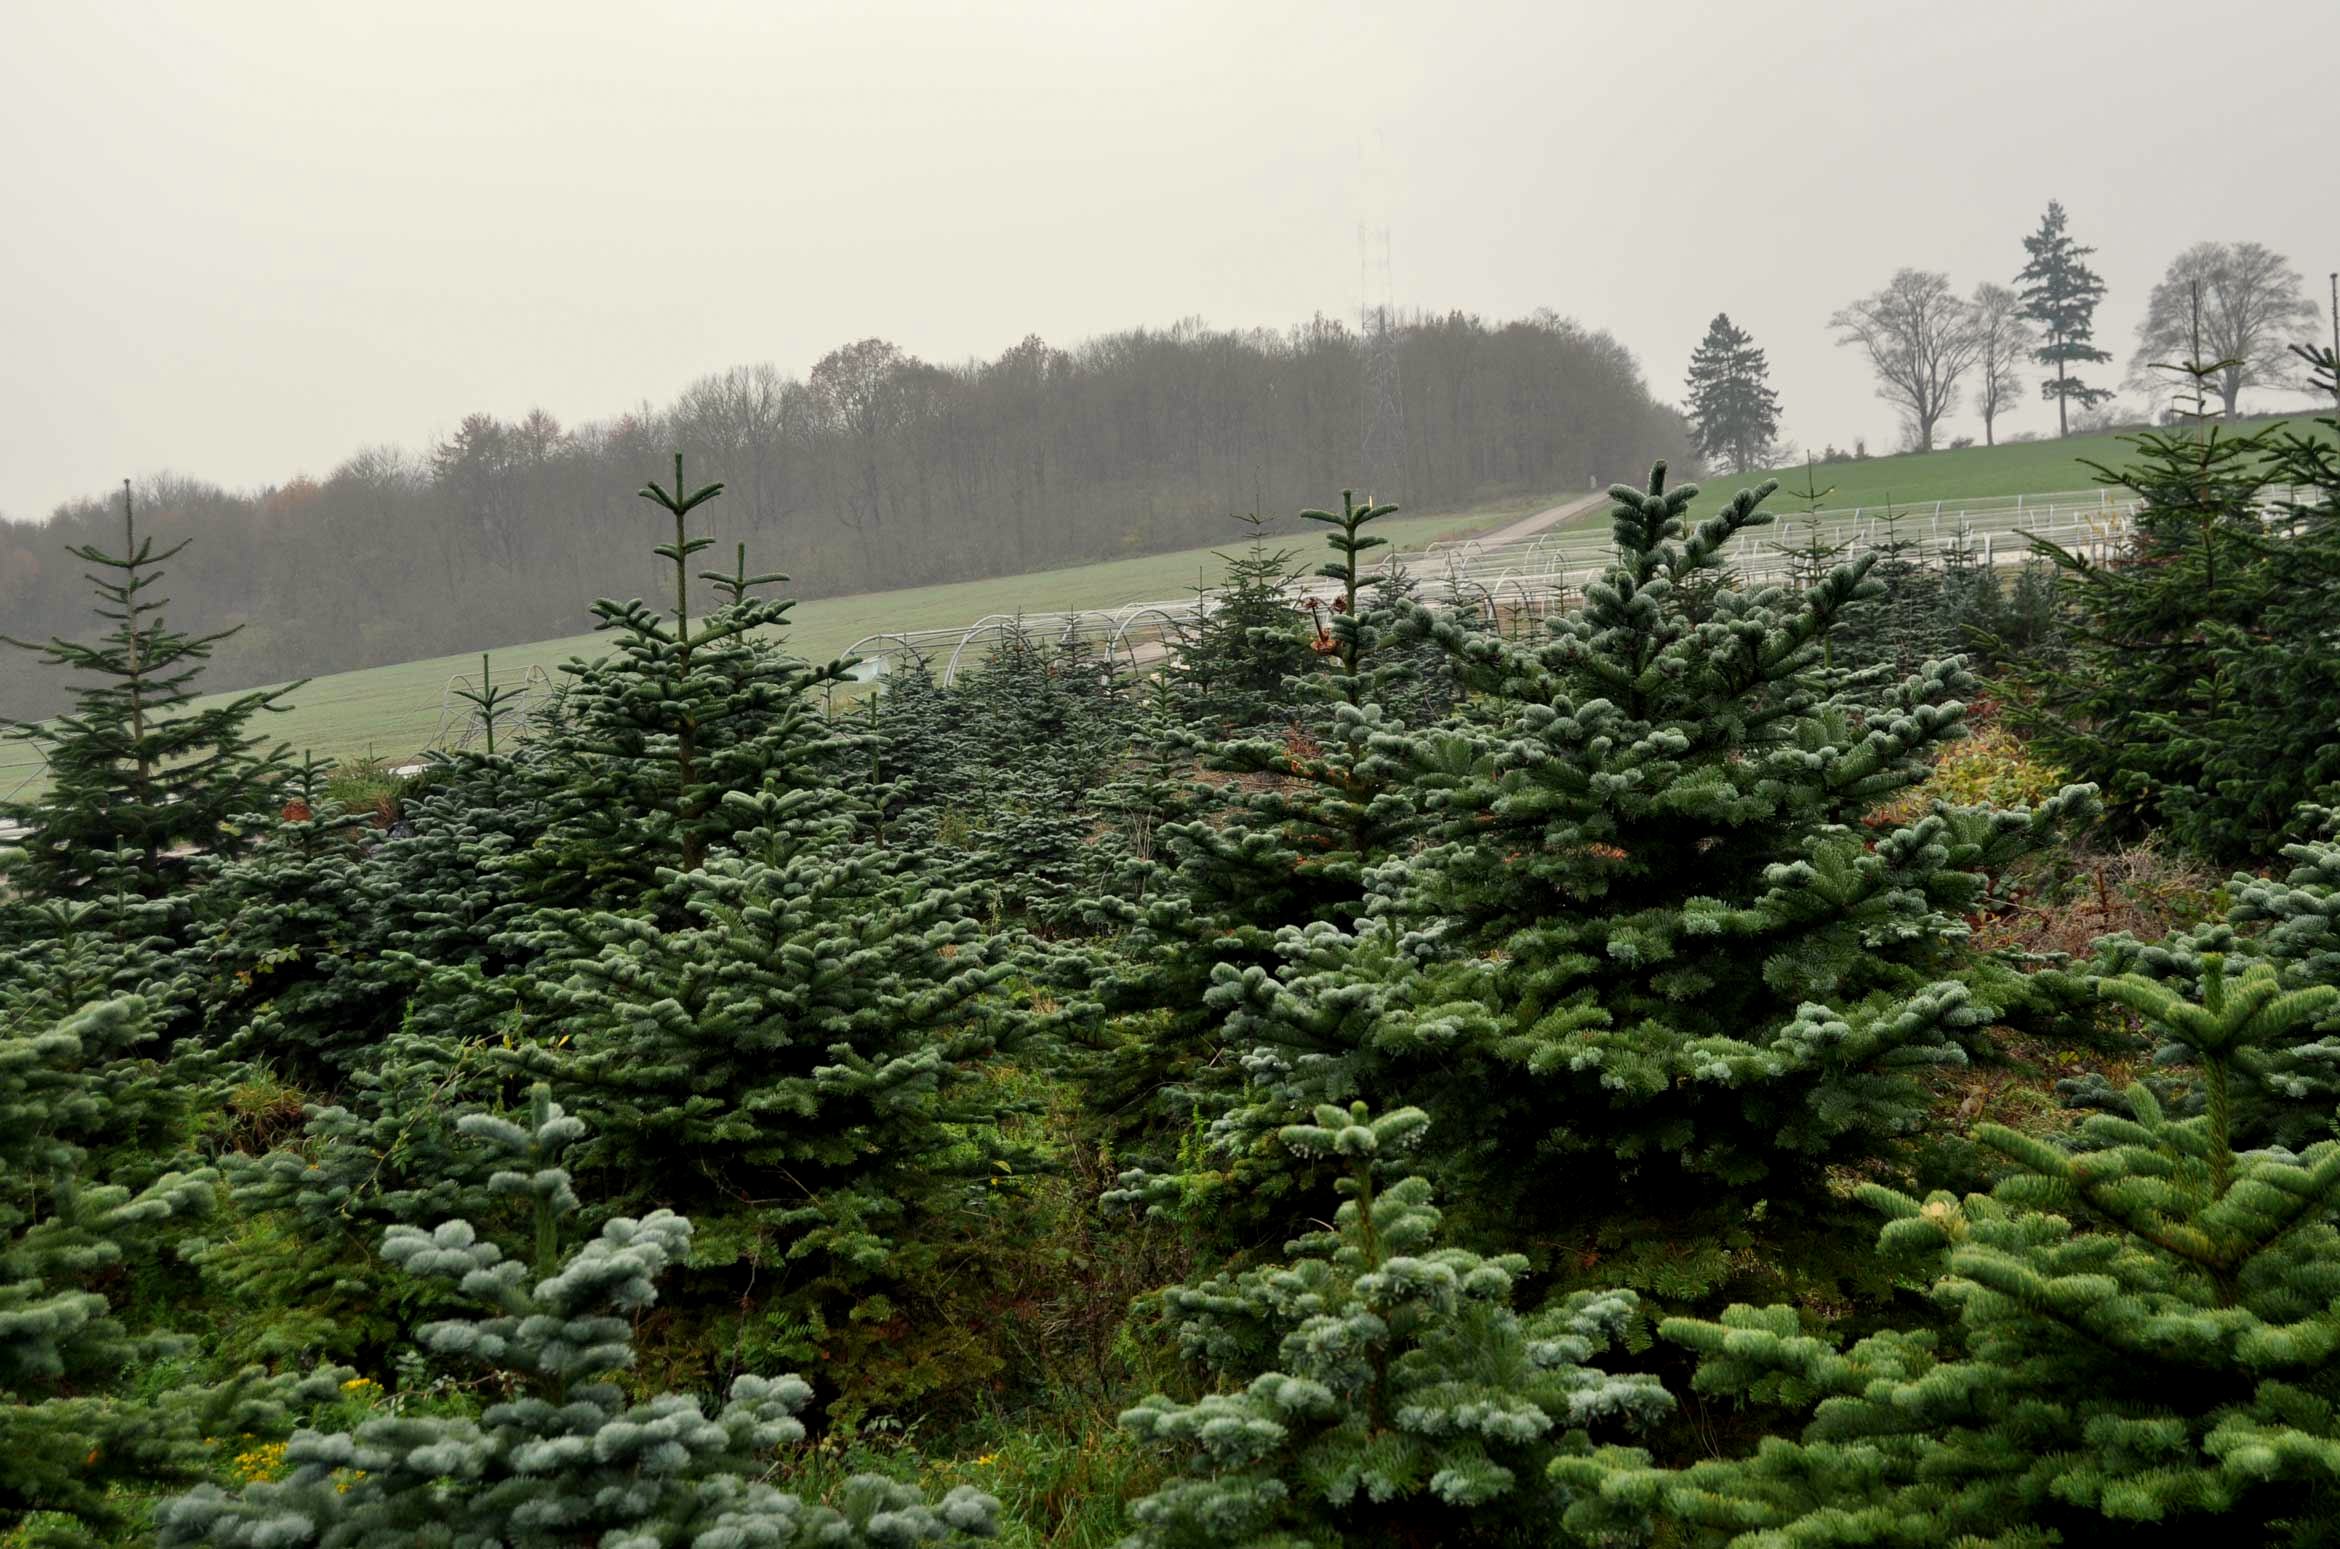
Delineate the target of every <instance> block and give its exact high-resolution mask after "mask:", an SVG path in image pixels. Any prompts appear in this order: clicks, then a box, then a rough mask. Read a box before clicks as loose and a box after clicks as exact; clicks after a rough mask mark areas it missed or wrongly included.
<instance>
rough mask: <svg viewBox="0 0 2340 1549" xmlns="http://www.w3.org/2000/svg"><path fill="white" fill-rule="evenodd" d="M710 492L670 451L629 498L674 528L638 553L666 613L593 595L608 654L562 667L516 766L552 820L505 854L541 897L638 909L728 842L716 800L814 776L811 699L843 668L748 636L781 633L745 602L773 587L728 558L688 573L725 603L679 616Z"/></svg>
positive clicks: (783, 615) (771, 607)
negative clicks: (531, 752) (657, 478)
mask: <svg viewBox="0 0 2340 1549" xmlns="http://www.w3.org/2000/svg"><path fill="white" fill-rule="evenodd" d="M722 492H723V486H722V485H721V484H708V485H704V486H702V487H700V488H698V489H692V488H690V487H689V485H688V484H687V482H686V481H685V480H684V478H683V461H682V454H680V453H679V452H678V453H676V454H675V464H674V487H673V488H672V489H666V488H662V487H661V486H660V485H658V484H656V483H655V482H653V483H651V484H649V485H647V486H645V487H644V488H643V489H642V490H641V492H640V493H641V496H642V498H643V499H645V500H647V501H650V502H651V503H652V504H654V505H656V506H657V507H658V508H659V509H660V510H661V511H664V512H666V513H667V514H668V515H669V516H670V517H671V518H672V519H673V522H674V536H673V538H672V539H671V540H670V541H668V542H666V543H662V544H659V545H658V546H657V547H656V548H655V549H653V550H652V552H653V553H654V554H656V555H657V556H658V557H659V558H660V559H663V560H665V561H666V562H667V564H668V566H669V567H670V568H671V569H672V571H673V575H674V605H673V608H672V610H671V612H669V613H665V614H661V613H660V612H658V611H657V610H655V609H653V608H651V607H649V606H648V605H646V604H645V603H643V602H642V601H641V600H640V599H638V598H637V599H634V600H632V601H628V602H622V603H621V602H613V601H610V600H608V599H606V598H604V599H603V600H601V601H599V602H596V603H595V604H594V605H593V613H594V617H595V618H596V620H597V621H598V622H597V623H596V625H595V627H596V628H597V629H604V630H609V631H612V632H613V633H614V634H615V635H616V637H617V652H616V654H615V656H613V657H604V658H601V659H598V660H595V661H591V662H586V661H572V662H570V663H568V664H567V665H566V666H565V667H564V668H563V671H564V672H566V673H567V674H568V675H569V678H570V681H569V683H568V684H567V685H566V686H565V689H564V691H563V693H562V695H561V696H560V706H559V711H558V714H557V716H556V717H555V718H554V720H553V721H552V723H551V725H550V726H548V727H547V729H546V732H545V734H544V735H542V736H540V737H539V738H538V741H539V743H540V744H542V746H541V748H540V749H539V753H538V758H537V760H536V761H535V762H534V763H533V764H532V765H530V766H529V767H531V768H532V769H534V770H536V771H537V772H538V773H539V777H540V778H542V779H546V780H549V782H550V790H549V793H548V794H549V797H550V799H552V800H553V801H554V802H555V803H556V811H557V815H556V816H555V818H554V820H553V822H552V826H551V829H550V831H549V832H548V833H547V834H545V835H544V836H543V837H542V838H540V839H538V840H537V841H536V843H535V844H534V845H532V846H531V848H530V851H529V852H528V854H527V855H526V856H525V857H524V858H521V859H519V860H517V861H516V864H521V865H523V866H524V867H525V868H526V869H527V870H528V872H529V873H530V875H531V876H532V877H533V878H535V879H536V887H535V892H536V894H537V896H538V897H539V898H540V899H541V900H542V901H544V902H547V903H601V904H610V905H615V906H619V907H632V906H636V905H639V904H641V903H643V902H644V901H645V899H646V898H647V897H648V895H649V894H650V892H651V891H652V890H653V888H654V887H655V886H656V885H657V881H658V874H659V872H660V871H661V870H662V869H665V870H673V871H679V872H692V871H696V870H698V869H699V868H700V867H701V866H703V865H704V864H706V860H707V857H708V855H709V854H710V853H711V851H712V850H713V849H714V848H715V847H717V846H719V845H722V844H724V843H726V842H728V840H729V839H730V836H731V835H732V834H733V832H735V826H734V818H735V813H734V811H733V809H732V808H731V806H730V804H729V803H728V801H727V800H726V798H727V797H728V796H730V795H731V794H733V793H741V794H752V793H755V792H758V791H761V790H766V789H771V788H774V787H776V786H778V787H796V788H805V787H810V786H813V785H817V784H819V783H820V781H821V775H820V773H819V770H818V767H817V766H818V764H819V762H820V759H821V756H822V753H823V751H824V749H823V747H822V744H821V743H820V741H819V739H818V738H815V737H812V736H810V735H808V733H809V732H810V731H811V730H812V729H813V728H815V727H816V726H817V725H818V719H819V718H818V716H817V714H816V712H815V711H814V710H813V709H812V706H811V704H810V693H811V691H812V690H814V689H816V688H819V687H821V686H822V685H824V684H828V683H837V682H843V681H845V679H846V667H845V664H843V663H841V662H831V663H829V664H827V665H825V666H814V665H812V664H810V663H807V662H804V661H802V660H800V659H798V658H796V657H794V656H791V655H789V654H788V653H787V652H786V651H785V650H783V649H782V648H780V647H779V646H778V645H775V644H773V643H772V642H771V641H770V640H769V639H765V638H760V637H759V633H758V632H759V631H767V630H771V629H775V628H778V627H781V626H782V625H784V624H785V623H786V621H787V616H788V610H789V608H790V607H791V606H792V604H790V603H788V602H786V601H776V600H766V599H762V598H758V597H754V596H751V595H749V593H750V592H752V591H753V590H754V589H755V588H756V587H759V586H763V585H768V584H771V583H774V582H777V581H784V580H786V579H787V578H786V577H785V576H782V575H778V574H766V575H748V574H746V573H745V567H746V561H745V558H744V556H743V557H742V559H741V561H740V570H739V573H737V574H731V575H726V574H724V573H722V572H701V573H700V574H699V577H698V578H699V579H700V580H703V581H711V582H712V583H713V584H714V585H715V587H716V589H717V590H718V592H719V593H720V594H721V596H722V597H723V599H724V600H723V602H722V603H721V604H720V605H719V606H717V607H715V608H714V609H712V610H711V611H709V612H708V613H706V614H705V615H704V616H703V617H694V615H693V613H692V609H691V587H690V583H691V580H692V572H691V568H690V562H691V559H692V558H693V557H694V556H695V555H697V554H700V553H702V552H703V551H705V550H706V549H708V548H710V547H712V546H713V545H714V541H715V540H714V539H712V538H708V537H705V536H703V535H696V534H694V533H693V532H692V531H691V522H690V518H691V514H692V513H693V512H695V511H697V510H698V509H699V508H700V507H702V506H704V505H705V504H707V502H709V501H711V500H713V499H715V498H716V497H717V496H718V495H720V494H722Z"/></svg>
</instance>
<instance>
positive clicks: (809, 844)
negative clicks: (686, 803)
mask: <svg viewBox="0 0 2340 1549" xmlns="http://www.w3.org/2000/svg"><path fill="white" fill-rule="evenodd" d="M730 806H731V808H732V812H731V816H730V818H729V820H728V821H729V822H730V823H731V824H733V825H734V830H735V832H734V834H733V838H732V841H731V843H732V845H733V846H734V847H735V848H734V849H733V851H732V852H731V853H726V854H722V855H718V856H716V857H714V858H712V859H710V860H709V861H708V863H707V864H706V865H705V866H703V867H702V868H700V869H699V870H698V871H695V872H692V873H690V874H688V875H687V876H684V877H681V878H679V879H678V880H676V881H674V882H672V883H670V884H669V891H670V901H671V905H672V907H673V908H674V909H675V911H676V912H677V913H678V914H679V915H680V917H681V918H682V919H683V920H684V921H685V922H686V923H684V924H681V925H678V926H672V927H667V926H662V925H660V924H659V923H658V922H657V921H656V920H653V919H649V918H644V917H640V916H636V915H620V914H613V913H604V912H593V911H575V912H564V913H547V914H544V915H541V916H539V917H538V918H537V920H536V922H535V923H534V924H533V926H532V927H531V928H530V930H529V931H528V932H527V933H526V934H525V937H524V945H525V949H526V951H527V952H528V953H529V955H530V958H531V962H530V964H529V966H528V968H527V969H526V971H525V973H524V974H522V975H520V976H519V977H520V978H521V979H522V981H523V982H522V984H521V985H520V987H519V994H520V995H521V997H522V999H523V1002H524V1004H525V1005H526V1007H527V1010H526V1012H525V1013H524V1015H523V1016H522V1018H521V1019H520V1022H519V1026H518V1030H517V1033H516V1036H515V1037H514V1038H513V1039H512V1040H511V1047H510V1048H509V1049H508V1050H494V1051H490V1053H491V1057H492V1058H494V1059H495V1060H497V1061H498V1062H500V1063H502V1064H505V1065H509V1066H515V1067H518V1068H521V1069H524V1070H526V1071H527V1072H529V1073H531V1074H533V1075H541V1076H544V1077H547V1078H549V1079H552V1080H554V1081H556V1082H558V1083H561V1084H563V1085H564V1086H566V1087H567V1088H568V1089H570V1090H574V1091H575V1092H576V1093H577V1094H578V1096H577V1106H578V1111H579V1113H580V1115H581V1116H582V1117H583V1118H584V1119H585V1120H586V1121H588V1122H589V1123H591V1124H592V1125H593V1127H594V1129H595V1131H596V1133H597V1136H598V1138H597V1140H596V1141H595V1142H594V1144H593V1145H592V1146H591V1147H590V1148H589V1149H588V1150H587V1151H586V1152H585V1153H583V1156H582V1161H583V1163H584V1165H585V1166H586V1168H587V1169H588V1171H589V1174H590V1176H591V1177H593V1178H594V1179H595V1180H597V1181H598V1182H600V1183H602V1184H604V1185H605V1192H607V1193H608V1194H609V1195H610V1196H611V1198H612V1200H613V1202H614V1203H615V1204H617V1205H618V1206H619V1207H620V1208H623V1209H628V1210H636V1211H640V1210H649V1209H655V1208H671V1209H678V1210H684V1211H688V1212H691V1213H693V1214H695V1215H697V1216H699V1217H700V1219H701V1225H702V1227H703V1228H705V1234H704V1237H703V1240H702V1242H701V1244H700V1246H699V1247H698V1249H697V1250H696V1251H695V1253H694V1255H693V1260H692V1275H691V1278H690V1279H689V1281H687V1282H686V1285H685V1293H686V1294H685V1297H684V1299H683V1303H682V1306H681V1309H680V1310H681V1311H682V1312H684V1313H687V1314H689V1315H692V1316H699V1315H702V1314H703V1315H705V1316H708V1317H715V1318H718V1319H723V1318H729V1319H734V1320H747V1321H752V1323H753V1325H754V1329H755V1332H752V1333H751V1332H750V1330H749V1328H748V1326H747V1321H741V1322H740V1324H739V1327H738V1331H737V1339H738V1341H739V1342H740V1343H741V1344H742V1345H743V1346H745V1347H748V1348H756V1347H758V1346H760V1345H764V1344H769V1345H770V1346H771V1347H773V1348H774V1349H775V1350H777V1351H778V1352H779V1353H780V1354H782V1355H784V1356H786V1357H787V1358H789V1359H796V1360H802V1359H808V1358H809V1357H810V1355H811V1354H812V1352H813V1351H815V1350H817V1349H818V1348H820V1347H821V1345H823V1344H829V1345H837V1344H839V1343H840V1342H846V1343H851V1344H853V1345H855V1346H856V1347H858V1346H859V1345H860V1344H861V1343H862V1342H864V1341H867V1342H870V1343H871V1344H872V1345H873V1347H876V1346H882V1345H883V1344H884V1343H886V1342H889V1341H890V1342H891V1343H892V1344H893V1345H894V1346H895V1350H894V1351H893V1352H892V1353H894V1354H897V1355H900V1356H902V1357H903V1359H904V1360H908V1359H909V1355H910V1353H911V1352H912V1351H913V1350H914V1349H915V1348H916V1346H915V1342H914V1341H913V1340H912V1339H910V1338H909V1337H907V1333H906V1331H905V1330H903V1329H902V1328H901V1327H900V1326H899V1325H898V1323H897V1322H896V1321H895V1320H896V1316H897V1315H896V1310H895V1307H894V1303H893V1302H892V1300H891V1297H892V1296H894V1295H896V1294H898V1293H899V1292H900V1291H901V1288H902V1286H903V1283H904V1281H905V1280H906V1279H909V1278H912V1276H911V1275H910V1271H911V1269H912V1268H913V1267H914V1266H916V1265H919V1264H922V1263H924V1262H926V1261H927V1260H928V1258H930V1257H931V1254H932V1252H933V1251H934V1243H935V1239H936V1234H937V1233H938V1231H942V1230H943V1229H944V1228H945V1227H946V1226H948V1225H950V1224H951V1223H954V1222H965V1221H966V1220H967V1219H968V1218H967V1217H966V1216H965V1215H964V1214H963V1213H962V1207H963V1206H964V1204H965V1202H966V1197H967V1195H968V1194H970V1193H972V1192H977V1191H980V1190H981V1188H982V1182H983V1180H984V1179H985V1178H987V1177H989V1176H992V1163H993V1162H994V1160H995V1159H1005V1158H1006V1156H1007V1153H1006V1152H1004V1151H1003V1150H1002V1149H1001V1142H1000V1140H999V1136H998V1133H997V1126H996V1120H997V1118H998V1116H999V1113H1000V1111H1001V1106H1002V1103H1003V1098H1002V1096H1001V1094H1000V1093H999V1092H998V1091H997V1089H996V1088H994V1087H993V1086H991V1084H990V1083H988V1082H987V1081H986V1080H985V1079H984V1075H983V1072H982V1071H981V1069H980V1063H981V1062H982V1061H983V1060H984V1059H986V1058H987V1057H989V1056H991V1055H992V1054H994V1053H995V1052H996V1051H997V1050H998V1049H999V1048H1000V1046H1001V1044H1002V1042H1003V1040H1012V1039H1013V1038H1014V1037H1017V1036H1020V1033H1021V1019H1020V1018H1019V1017H1018V1016H1017V1015H1016V1013H1014V1012H1013V1010H1012V1009H1011V1008H1010V1007H1008V1006H1007V1005H1006V1003H1005V1002H1004V1000H1003V998H1002V997H1000V996H999V995H998V994H997V993H995V992H996V991H997V990H998V989H999V987H1000V986H1001V984H1002V983H1003V981H1004V980H1005V979H1006V977H1007V975H1008V974H1009V973H1010V971H1011V969H1012V966H1013V964H1012V961H1011V957H1010V954H1009V951H1008V950H1007V946H1006V944H1005V943H1003V942H1000V941H998V940H996V939H994V938H992V937H991V936H989V935H988V934H987V933H986V932H985V931H984V930H983V929H982V927H981V926H980V925H979V924H978V923H977V921H976V919H975V913H976V910H977V909H978V908H979V906H980V901H981V894H980V891H979V890H978V889H977V888H976V887H975V886H974V885H972V884H961V885H957V886H950V885H942V884H937V883H935V882H934V881H932V880H931V879H930V878H928V877H927V876H926V875H924V873H923V872H922V871H921V869H920V868H919V867H918V865H917V862H916V860H915V858H914V857H912V856H910V855H908V854H905V853H904V852H902V851H900V850H892V849H889V850H879V849H877V848H875V847H874V846H872V845H869V844H868V843H867V842H866V841H865V840H863V839H862V838H860V837H859V834H858V830H859V826H860V825H859V822H858V815H857V812H856V810H855V808H854V804H853V802H852V800H851V798H850V797H849V796H848V795H846V794H845V793H843V792H841V791H837V790H833V789H824V788H814V789H809V790H791V789H782V790H774V791H768V792H766V793H764V794H762V795H759V796H757V797H755V798H753V799H752V800H751V799H748V798H743V797H738V796H734V797H733V798H731V801H730ZM459 1057H460V1056H459V1052H458V1051H457V1050H454V1049H451V1048H449V1047H448V1046H446V1045H444V1044H442V1045H441V1046H440V1047H439V1048H438V1049H436V1050H435V1051H434V1052H433V1053H432V1054H431V1055H430V1058H432V1059H434V1060H436V1061H438V1062H440V1063H445V1062H448V1061H450V1060H452V1059H455V1058H459ZM749 1285H752V1286H754V1288H755V1290H756V1298H755V1306H754V1307H753V1309H742V1308H741V1306H740V1295H741V1293H742V1291H743V1290H744V1288H745V1287H747V1286H749ZM726 1287H728V1289H725V1288H726ZM719 1291H720V1292H721V1293H722V1294H712V1293H716V1292H719ZM849 1314H850V1319H849V1317H848V1315H849ZM832 1330H833V1331H834V1336H833V1337H830V1338H824V1335H825V1334H827V1333H828V1331H832ZM839 1361H840V1365H841V1366H848V1365H849V1363H847V1362H845V1360H844V1358H843V1356H842V1354H840V1355H839ZM870 1380H871V1381H872V1382H874V1380H875V1379H874V1378H872V1379H870Z"/></svg>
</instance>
